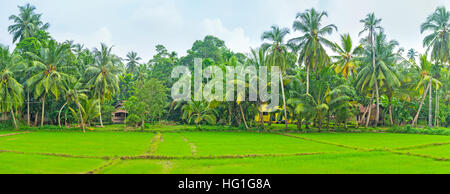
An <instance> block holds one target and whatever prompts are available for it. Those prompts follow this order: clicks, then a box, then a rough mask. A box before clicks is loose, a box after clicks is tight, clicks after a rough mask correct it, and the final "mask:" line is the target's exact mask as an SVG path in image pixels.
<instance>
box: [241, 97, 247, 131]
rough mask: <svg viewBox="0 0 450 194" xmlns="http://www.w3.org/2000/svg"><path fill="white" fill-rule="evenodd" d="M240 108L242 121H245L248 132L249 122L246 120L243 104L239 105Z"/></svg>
mask: <svg viewBox="0 0 450 194" xmlns="http://www.w3.org/2000/svg"><path fill="white" fill-rule="evenodd" d="M239 108H240V109H241V115H242V120H244V124H245V128H246V129H247V130H248V125H247V121H246V120H245V115H244V110H243V109H242V103H239Z"/></svg>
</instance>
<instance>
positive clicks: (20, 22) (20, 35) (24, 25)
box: [8, 3, 50, 43]
mask: <svg viewBox="0 0 450 194" xmlns="http://www.w3.org/2000/svg"><path fill="white" fill-rule="evenodd" d="M18 7H19V10H20V13H19V15H11V16H9V20H12V21H13V22H14V24H13V25H10V26H9V27H8V31H9V33H10V34H12V35H13V43H15V42H16V41H17V40H19V41H20V40H23V39H25V38H28V37H32V36H34V35H35V33H36V32H37V31H38V30H47V29H48V28H49V27H50V25H49V24H48V23H45V24H44V23H43V22H42V21H41V15H42V14H36V13H34V11H35V10H36V7H35V6H32V5H30V4H29V3H28V4H26V5H25V6H18Z"/></svg>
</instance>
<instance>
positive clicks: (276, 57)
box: [261, 26, 289, 129]
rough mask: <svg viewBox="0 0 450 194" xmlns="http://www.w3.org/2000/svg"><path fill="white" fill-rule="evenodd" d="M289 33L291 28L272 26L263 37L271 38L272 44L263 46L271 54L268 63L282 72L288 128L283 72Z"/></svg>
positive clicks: (281, 78)
mask: <svg viewBox="0 0 450 194" xmlns="http://www.w3.org/2000/svg"><path fill="white" fill-rule="evenodd" d="M288 34H289V29H287V28H282V29H281V28H279V27H278V26H272V27H271V30H269V31H266V32H264V33H263V35H262V37H261V39H262V40H269V41H271V44H264V45H263V46H262V47H264V49H266V48H267V49H269V50H268V51H269V56H268V59H267V60H268V62H267V64H268V65H269V66H279V67H280V69H281V71H282V73H280V82H281V93H282V96H283V109H284V123H285V128H286V129H288V124H287V120H288V117H287V110H286V96H285V94H284V81H283V80H284V79H283V73H286V71H287V68H288V67H287V66H288V62H287V47H286V45H285V44H284V38H285V37H286V35H288Z"/></svg>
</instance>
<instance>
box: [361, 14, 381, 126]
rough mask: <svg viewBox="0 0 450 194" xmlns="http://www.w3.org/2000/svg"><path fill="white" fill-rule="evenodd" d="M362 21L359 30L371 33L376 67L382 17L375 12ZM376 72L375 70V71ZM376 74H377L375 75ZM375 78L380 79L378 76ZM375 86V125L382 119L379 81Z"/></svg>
mask: <svg viewBox="0 0 450 194" xmlns="http://www.w3.org/2000/svg"><path fill="white" fill-rule="evenodd" d="M360 22H361V23H363V24H364V29H363V30H362V31H361V32H359V35H360V36H361V34H363V33H364V32H368V33H369V35H368V37H367V40H368V43H369V44H370V46H371V48H372V68H373V69H375V68H376V67H375V66H376V59H375V37H376V33H377V32H376V31H377V30H378V31H383V28H382V27H381V26H380V23H381V19H377V18H376V17H375V14H374V13H370V14H368V15H367V16H366V18H364V19H362V20H360ZM373 73H375V71H373ZM374 76H375V75H374ZM374 79H378V78H377V77H376V76H375V77H374ZM373 83H374V87H375V94H376V101H377V113H376V117H375V126H378V122H379V120H380V92H379V88H378V82H377V81H374V82H373Z"/></svg>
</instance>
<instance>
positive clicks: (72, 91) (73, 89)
mask: <svg viewBox="0 0 450 194" xmlns="http://www.w3.org/2000/svg"><path fill="white" fill-rule="evenodd" d="M65 84H66V86H65V87H64V97H65V100H66V102H65V103H64V104H63V106H62V107H61V109H59V113H58V125H59V127H61V112H62V110H63V109H64V107H65V106H67V105H70V104H71V103H75V104H76V105H77V107H78V113H79V117H80V118H79V121H80V126H81V127H82V129H83V132H86V131H85V126H84V119H83V116H82V114H81V113H82V110H81V109H82V106H81V104H80V98H83V99H85V98H87V96H86V95H85V94H84V93H86V92H87V91H88V90H86V89H83V88H82V87H83V85H82V83H81V81H80V80H78V81H76V82H70V81H67V82H65Z"/></svg>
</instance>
